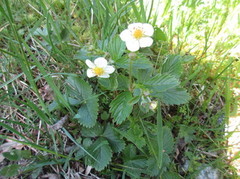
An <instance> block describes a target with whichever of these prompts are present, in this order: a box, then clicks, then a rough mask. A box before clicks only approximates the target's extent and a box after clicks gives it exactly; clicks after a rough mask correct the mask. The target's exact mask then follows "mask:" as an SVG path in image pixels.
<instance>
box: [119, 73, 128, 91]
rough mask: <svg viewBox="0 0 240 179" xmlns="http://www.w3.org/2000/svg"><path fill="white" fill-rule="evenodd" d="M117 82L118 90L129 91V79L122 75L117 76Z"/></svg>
mask: <svg viewBox="0 0 240 179" xmlns="http://www.w3.org/2000/svg"><path fill="white" fill-rule="evenodd" d="M117 81H118V87H117V89H118V90H128V89H129V84H128V83H129V78H127V77H126V76H123V75H118V77H117Z"/></svg>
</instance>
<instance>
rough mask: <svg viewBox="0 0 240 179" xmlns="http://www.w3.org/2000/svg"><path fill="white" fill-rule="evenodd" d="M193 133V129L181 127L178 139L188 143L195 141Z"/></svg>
mask: <svg viewBox="0 0 240 179" xmlns="http://www.w3.org/2000/svg"><path fill="white" fill-rule="evenodd" d="M194 132H195V129H194V128H193V127H190V126H185V125H181V126H180V130H179V134H178V137H180V138H184V140H185V142H186V143H189V142H191V141H192V140H194V139H195V136H194Z"/></svg>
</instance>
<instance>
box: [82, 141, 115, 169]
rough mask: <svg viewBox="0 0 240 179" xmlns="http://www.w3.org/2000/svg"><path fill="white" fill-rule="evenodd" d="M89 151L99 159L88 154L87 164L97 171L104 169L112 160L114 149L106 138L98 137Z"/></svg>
mask: <svg viewBox="0 0 240 179" xmlns="http://www.w3.org/2000/svg"><path fill="white" fill-rule="evenodd" d="M89 152H90V153H91V154H92V156H93V157H94V158H96V159H97V161H95V160H93V158H91V157H89V156H86V157H85V160H86V164H87V165H90V166H92V167H94V168H95V169H96V170H97V171H101V170H103V169H104V168H105V167H106V166H107V165H108V164H109V162H110V161H111V158H112V149H111V147H110V146H109V143H108V141H107V140H106V139H104V138H98V139H97V140H96V141H95V142H94V143H93V144H92V146H91V147H90V148H89Z"/></svg>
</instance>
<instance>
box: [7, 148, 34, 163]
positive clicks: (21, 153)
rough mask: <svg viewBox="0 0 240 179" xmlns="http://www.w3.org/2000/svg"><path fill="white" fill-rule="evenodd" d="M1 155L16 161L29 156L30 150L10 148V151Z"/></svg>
mask: <svg viewBox="0 0 240 179" xmlns="http://www.w3.org/2000/svg"><path fill="white" fill-rule="evenodd" d="M3 156H4V157H5V158H7V159H8V160H10V161H18V160H20V159H22V158H30V157H31V152H30V151H29V150H11V151H10V152H4V153H3Z"/></svg>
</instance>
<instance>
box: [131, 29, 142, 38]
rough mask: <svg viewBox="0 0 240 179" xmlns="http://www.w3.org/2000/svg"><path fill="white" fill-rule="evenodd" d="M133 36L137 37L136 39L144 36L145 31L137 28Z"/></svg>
mask: <svg viewBox="0 0 240 179" xmlns="http://www.w3.org/2000/svg"><path fill="white" fill-rule="evenodd" d="M133 36H134V37H135V38H136V39H140V38H141V37H142V36H143V31H142V30H140V29H136V30H135V31H134V33H133Z"/></svg>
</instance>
